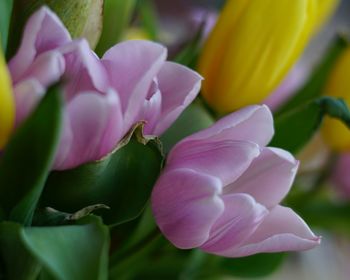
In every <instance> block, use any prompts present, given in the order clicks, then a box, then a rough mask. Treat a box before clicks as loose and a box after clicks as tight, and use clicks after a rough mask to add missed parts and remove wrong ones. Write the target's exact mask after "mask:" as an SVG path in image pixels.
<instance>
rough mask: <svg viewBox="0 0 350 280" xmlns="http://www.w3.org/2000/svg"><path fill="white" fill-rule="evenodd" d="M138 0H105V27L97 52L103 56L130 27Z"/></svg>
mask: <svg viewBox="0 0 350 280" xmlns="http://www.w3.org/2000/svg"><path fill="white" fill-rule="evenodd" d="M135 4H136V0H105V1H104V14H103V29H102V34H101V38H100V41H99V43H98V45H97V48H96V52H97V54H98V55H100V56H102V55H103V54H104V53H105V52H106V51H107V50H108V49H109V48H110V47H112V46H113V45H115V44H116V43H118V42H119V41H120V40H121V39H122V36H123V35H124V32H125V29H126V28H127V27H128V25H129V23H130V20H131V17H132V14H133V12H134V8H135Z"/></svg>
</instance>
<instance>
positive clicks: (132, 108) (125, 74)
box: [102, 40, 167, 130]
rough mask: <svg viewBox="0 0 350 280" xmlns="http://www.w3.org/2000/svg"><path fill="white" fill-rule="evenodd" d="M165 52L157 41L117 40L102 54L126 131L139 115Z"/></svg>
mask: <svg viewBox="0 0 350 280" xmlns="http://www.w3.org/2000/svg"><path fill="white" fill-rule="evenodd" d="M166 55H167V51H166V49H165V48H164V47H163V46H161V45H159V44H156V43H152V42H149V41H138V40H135V41H126V42H122V43H119V44H117V45H115V46H114V47H112V48H111V49H110V50H108V51H107V52H106V53H105V55H104V56H103V58H102V63H103V64H104V66H105V68H106V70H107V73H108V74H109V80H110V82H111V85H112V87H113V88H114V89H115V90H116V91H117V92H118V93H119V95H120V101H121V105H122V110H123V113H124V122H125V126H126V127H125V128H126V129H127V130H128V129H129V128H130V126H131V125H132V124H133V123H134V122H135V121H136V118H137V117H138V116H139V114H140V111H141V109H142V107H143V104H144V100H145V99H146V96H147V93H148V90H149V88H150V86H151V84H152V81H153V79H154V77H156V76H157V74H158V72H159V70H160V69H161V67H162V65H163V63H164V61H165V58H166Z"/></svg>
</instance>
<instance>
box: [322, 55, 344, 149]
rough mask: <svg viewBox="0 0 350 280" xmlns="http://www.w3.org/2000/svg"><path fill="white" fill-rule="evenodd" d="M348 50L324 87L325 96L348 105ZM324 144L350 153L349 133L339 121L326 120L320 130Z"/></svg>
mask: <svg viewBox="0 0 350 280" xmlns="http://www.w3.org/2000/svg"><path fill="white" fill-rule="evenodd" d="M349 71H350V48H348V49H347V50H345V51H344V53H343V54H342V55H341V57H340V58H339V60H338V62H337V63H336V65H335V67H334V69H333V71H332V73H331V75H330V77H329V79H328V82H327V85H326V89H325V94H326V95H330V96H335V97H341V98H343V99H344V100H345V102H346V103H347V105H348V106H349V105H350V80H349ZM322 134H323V137H324V139H325V141H326V143H327V144H328V145H329V146H330V147H331V148H332V149H334V150H336V151H350V131H349V128H348V127H347V126H346V125H345V124H343V123H342V122H341V121H339V120H336V119H331V118H326V119H325V121H324V124H323V128H322Z"/></svg>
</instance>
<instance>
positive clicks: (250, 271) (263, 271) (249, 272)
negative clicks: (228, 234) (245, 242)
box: [220, 253, 285, 278]
mask: <svg viewBox="0 0 350 280" xmlns="http://www.w3.org/2000/svg"><path fill="white" fill-rule="evenodd" d="M284 256H285V254H283V253H278V254H257V255H253V256H249V257H244V258H239V259H224V258H223V259H222V260H221V262H220V267H221V269H222V270H223V272H224V273H225V274H229V275H232V276H236V277H250V278H251V277H264V276H267V275H269V274H271V273H273V272H274V271H275V270H276V269H277V268H278V267H279V266H280V265H281V264H282V262H283V260H284Z"/></svg>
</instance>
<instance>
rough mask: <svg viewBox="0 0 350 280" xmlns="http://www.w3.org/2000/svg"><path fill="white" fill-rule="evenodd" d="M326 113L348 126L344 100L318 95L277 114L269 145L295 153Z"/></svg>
mask: <svg viewBox="0 0 350 280" xmlns="http://www.w3.org/2000/svg"><path fill="white" fill-rule="evenodd" d="M326 115H328V116H330V117H333V118H337V119H339V120H341V121H343V122H344V123H345V124H346V125H348V126H349V127H350V111H349V108H348V107H347V105H346V104H345V102H344V101H343V100H341V99H337V98H333V97H320V98H318V99H315V100H313V101H311V102H307V103H306V104H304V105H302V106H299V107H297V108H295V109H293V110H291V111H288V112H286V113H284V114H282V115H280V116H277V117H276V118H275V130H276V132H275V135H274V138H273V139H272V141H271V143H270V145H271V146H274V147H280V148H283V149H286V150H288V151H290V152H292V153H294V154H295V153H297V152H298V151H299V150H300V149H301V148H303V147H304V146H305V145H306V144H307V143H308V141H309V140H310V139H311V138H312V136H313V135H314V134H315V132H316V131H317V130H318V128H319V127H320V125H321V123H322V120H323V117H324V116H326Z"/></svg>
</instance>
